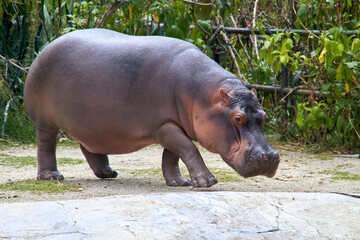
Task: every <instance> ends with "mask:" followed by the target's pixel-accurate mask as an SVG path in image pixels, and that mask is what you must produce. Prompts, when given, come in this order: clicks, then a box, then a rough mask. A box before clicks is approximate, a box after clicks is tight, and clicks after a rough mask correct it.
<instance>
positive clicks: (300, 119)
mask: <svg viewBox="0 0 360 240" xmlns="http://www.w3.org/2000/svg"><path fill="white" fill-rule="evenodd" d="M296 123H297V125H298V126H299V127H303V126H304V112H303V111H299V112H298V113H297V114H296Z"/></svg>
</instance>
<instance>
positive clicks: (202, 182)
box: [191, 174, 218, 187]
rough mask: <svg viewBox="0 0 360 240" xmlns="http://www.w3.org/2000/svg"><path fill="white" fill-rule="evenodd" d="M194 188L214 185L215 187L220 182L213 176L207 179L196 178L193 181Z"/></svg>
mask: <svg viewBox="0 0 360 240" xmlns="http://www.w3.org/2000/svg"><path fill="white" fill-rule="evenodd" d="M191 183H192V186H193V187H211V186H212V185H215V184H217V183H218V180H217V179H216V178H215V177H214V176H212V174H211V176H209V177H207V178H205V177H197V178H196V177H195V178H193V179H192V180H191Z"/></svg>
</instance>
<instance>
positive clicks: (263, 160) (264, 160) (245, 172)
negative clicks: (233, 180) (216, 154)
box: [222, 151, 280, 178]
mask: <svg viewBox="0 0 360 240" xmlns="http://www.w3.org/2000/svg"><path fill="white" fill-rule="evenodd" d="M244 155H245V154H244V153H243V152H237V153H233V154H231V157H222V158H223V160H224V161H225V162H226V163H227V164H228V165H229V166H230V167H232V168H233V169H235V171H236V172H237V173H239V174H240V175H241V176H243V177H244V178H248V177H254V176H258V175H264V176H266V177H268V178H272V177H273V176H274V175H275V174H276V171H277V168H278V165H279V162H280V158H279V155H278V154H277V153H276V152H275V151H273V152H270V153H268V154H260V153H256V154H254V155H250V156H244Z"/></svg>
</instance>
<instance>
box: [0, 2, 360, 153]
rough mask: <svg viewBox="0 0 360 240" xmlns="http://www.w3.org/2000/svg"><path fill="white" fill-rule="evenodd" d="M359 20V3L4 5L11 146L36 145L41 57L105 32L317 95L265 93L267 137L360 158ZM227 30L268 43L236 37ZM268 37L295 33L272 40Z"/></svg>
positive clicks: (2, 44)
mask: <svg viewBox="0 0 360 240" xmlns="http://www.w3.org/2000/svg"><path fill="white" fill-rule="evenodd" d="M359 15H360V3H359V1H354V0H353V1H351V0H346V1H334V0H320V1H319V0H285V1H282V0H268V1H258V0H251V1H239V0H238V1H236V0H228V1H226V0H203V1H195V3H194V2H193V0H180V1H171V0H158V1H145V0H137V1H136V0H133V1H124V0H123V1H115V0H83V1H81V0H2V1H1V5H0V19H1V21H0V72H1V74H0V92H1V94H0V113H1V114H0V116H1V118H0V127H1V129H0V130H1V132H0V134H1V136H0V138H1V141H20V142H34V141H35V130H34V126H33V125H32V123H31V122H30V121H29V119H28V118H27V115H26V111H25V109H24V105H23V97H22V96H23V88H24V82H25V78H26V74H27V71H28V67H29V66H30V65H31V62H32V61H33V60H34V58H35V57H36V55H37V54H38V53H39V52H40V51H41V50H42V49H43V48H44V47H45V46H46V45H47V44H49V43H50V42H51V41H53V40H54V39H55V38H57V37H59V36H60V35H63V34H65V33H67V32H70V31H73V30H76V29H86V28H96V27H103V28H107V29H112V30H115V31H118V32H122V33H126V34H132V35H164V36H169V37H176V38H180V39H184V40H186V41H189V42H191V43H193V44H195V45H196V46H198V47H199V48H200V49H201V50H202V51H203V52H204V53H206V54H208V55H209V56H210V57H212V58H214V59H216V60H217V61H219V62H220V64H221V65H222V66H223V67H224V68H226V69H228V70H229V71H232V72H233V73H234V74H236V75H237V76H239V78H240V79H241V80H242V81H243V82H248V83H252V84H261V85H270V86H282V87H291V88H293V89H294V90H297V89H309V90H312V91H313V93H314V94H311V95H310V96H295V95H294V94H293V93H294V91H291V92H290V93H289V94H286V95H285V94H281V93H280V92H275V93H263V92H260V91H258V92H257V95H258V97H259V99H260V102H261V104H262V106H263V108H264V109H265V110H266V111H267V113H268V115H269V118H268V119H269V120H268V122H267V123H266V125H265V128H266V129H267V130H268V131H269V130H272V131H273V132H277V133H280V134H281V137H282V138H283V139H287V140H290V141H294V142H302V143H307V144H316V145H321V146H331V147H332V148H342V149H347V150H350V151H359V149H360V86H359V83H360V82H359V79H360V71H359V70H360V37H359V33H360V19H359ZM221 26H226V27H242V28H250V29H257V30H259V32H260V34H258V35H255V34H250V35H243V34H241V35H240V34H239V35H236V34H229V33H226V31H224V30H221ZM267 29H287V30H289V31H286V32H283V31H278V32H277V33H276V34H272V35H267V34H266V30H267ZM291 29H301V30H304V31H305V32H306V34H305V35H299V34H297V33H294V32H291ZM313 30H318V31H319V32H313ZM350 30H352V31H357V32H355V34H352V35H349V34H347V32H346V31H350ZM89 67H91V66H89ZM318 91H319V93H320V94H315V93H317V92H318Z"/></svg>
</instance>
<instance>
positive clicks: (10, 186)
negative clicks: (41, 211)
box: [0, 180, 83, 193]
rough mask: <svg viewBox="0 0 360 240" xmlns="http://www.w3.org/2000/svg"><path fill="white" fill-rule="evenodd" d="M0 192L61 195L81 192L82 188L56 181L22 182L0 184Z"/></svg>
mask: <svg viewBox="0 0 360 240" xmlns="http://www.w3.org/2000/svg"><path fill="white" fill-rule="evenodd" d="M0 190H2V191H22V192H25V191H31V192H46V193H63V192H81V191H82V190H83V188H82V187H81V186H77V185H72V184H69V183H66V182H61V181H57V180H49V181H37V180H23V181H16V182H8V183H5V184H0Z"/></svg>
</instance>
